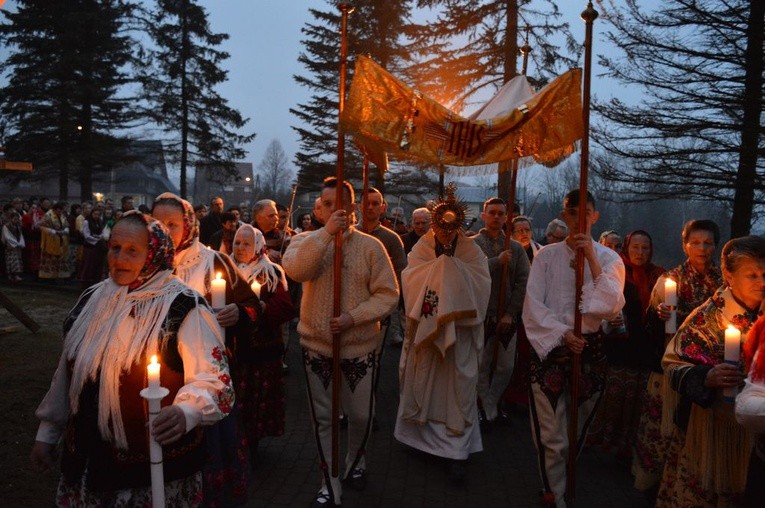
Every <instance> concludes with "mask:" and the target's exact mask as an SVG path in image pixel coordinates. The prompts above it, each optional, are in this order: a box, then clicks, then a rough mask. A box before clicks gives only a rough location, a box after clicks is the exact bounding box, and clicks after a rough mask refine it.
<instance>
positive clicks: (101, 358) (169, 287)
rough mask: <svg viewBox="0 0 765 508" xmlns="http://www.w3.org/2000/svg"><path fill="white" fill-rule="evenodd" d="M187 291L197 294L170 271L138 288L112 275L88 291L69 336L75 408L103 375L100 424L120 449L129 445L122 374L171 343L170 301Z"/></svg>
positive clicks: (67, 353) (71, 393)
mask: <svg viewBox="0 0 765 508" xmlns="http://www.w3.org/2000/svg"><path fill="white" fill-rule="evenodd" d="M181 293H186V294H189V295H194V294H195V293H194V291H192V290H191V289H189V288H188V287H186V286H185V285H184V284H183V283H182V282H181V281H180V280H178V279H177V278H175V277H174V276H172V275H171V272H170V271H169V270H163V271H161V272H158V273H156V274H155V275H154V277H152V278H151V279H150V280H149V281H147V282H146V283H145V284H144V285H143V286H142V287H140V288H138V289H136V290H134V291H130V290H129V288H128V286H120V285H117V284H115V283H114V282H113V281H112V279H111V278H109V279H106V280H105V281H102V282H100V283H99V284H97V285H96V286H94V288H93V289H92V290H91V291H89V292H88V293H87V294H88V295H90V298H89V299H88V301H87V303H85V305H84V306H83V307H82V310H81V311H80V314H79V315H78V316H77V318H76V319H75V321H74V323H73V324H72V327H71V328H70V330H69V332H68V333H67V334H66V337H65V338H64V355H65V356H66V359H67V360H68V361H70V362H73V367H72V379H71V383H70V386H69V402H70V405H71V408H72V412H73V413H76V412H77V410H78V406H79V397H80V392H81V391H82V388H83V386H84V384H85V383H86V382H87V381H88V380H93V381H95V380H96V379H97V378H98V377H99V374H100V381H99V392H98V428H99V430H100V431H101V435H102V436H103V437H104V438H105V439H108V440H112V441H113V442H114V443H115V445H116V446H117V447H118V448H127V438H126V435H125V428H124V424H123V421H122V412H121V409H120V398H119V388H120V386H119V380H120V375H121V374H122V373H123V372H127V371H129V370H130V369H131V367H132V366H133V365H134V364H135V363H137V362H138V361H140V360H142V359H145V357H146V355H147V352H148V354H152V353H154V352H159V351H160V350H161V349H162V348H163V347H164V346H165V345H164V344H161V343H160V342H159V336H160V331H161V328H162V325H163V323H164V320H165V316H167V312H168V310H169V309H170V305H171V304H172V302H173V300H175V298H176V297H177V296H178V295H179V294H181Z"/></svg>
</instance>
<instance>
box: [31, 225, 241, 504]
mask: <svg viewBox="0 0 765 508" xmlns="http://www.w3.org/2000/svg"><path fill="white" fill-rule="evenodd" d="M172 267H173V245H172V242H171V241H170V238H169V236H168V233H167V230H166V229H165V228H164V227H162V225H161V224H160V223H159V222H158V221H155V220H152V219H151V218H150V217H148V216H145V215H143V214H141V213H139V212H132V213H129V214H126V215H125V217H124V218H123V219H122V220H121V221H119V222H118V223H117V224H116V225H115V227H114V230H113V232H112V236H111V240H110V242H109V278H108V279H106V280H105V281H102V282H100V283H98V284H96V285H95V286H93V287H91V288H89V289H88V290H87V291H85V292H84V293H83V295H82V296H81V297H80V300H79V301H78V302H77V304H76V305H75V307H74V309H72V311H71V313H70V314H69V317H68V318H67V319H66V321H65V322H64V346H63V353H62V355H61V359H60V361H59V365H58V369H57V370H56V373H55V375H54V376H53V380H52V382H51V388H50V390H49V391H48V393H47V394H46V396H45V398H44V399H43V401H42V403H41V404H40V406H39V407H38V409H37V412H36V415H37V417H38V418H39V419H40V420H41V423H40V427H39V430H38V432H37V440H36V442H35V445H34V448H33V450H32V455H31V459H32V464H33V466H34V467H35V468H36V469H37V470H40V471H45V470H49V469H51V468H52V467H53V451H54V448H55V446H56V443H57V442H59V441H60V440H63V457H62V464H61V472H62V476H61V480H60V482H59V486H58V492H57V494H56V504H57V505H58V506H85V507H95V506H146V505H149V504H150V503H151V490H150V479H149V478H150V476H149V474H150V465H149V459H148V449H149V442H148V439H147V433H146V421H147V413H146V410H145V407H144V401H143V399H142V398H141V396H140V395H139V393H140V391H141V390H142V389H143V388H145V387H146V385H147V364H149V357H150V356H151V355H152V354H157V356H158V359H159V363H160V365H161V366H162V370H161V373H160V375H161V378H160V381H161V383H162V385H163V386H164V387H166V388H168V389H169V390H170V394H169V396H168V397H166V398H165V399H164V400H163V403H164V407H163V408H162V410H161V411H160V413H159V414H158V415H157V416H156V419H155V420H154V425H153V428H152V431H151V435H152V437H153V438H154V439H156V440H157V442H159V443H160V444H161V445H162V446H163V448H164V450H163V453H164V473H165V476H164V478H165V482H166V483H165V499H166V503H167V506H198V505H199V503H200V501H201V490H202V476H201V472H200V471H201V467H202V462H201V459H202V454H201V440H202V433H201V431H200V427H199V426H200V425H210V424H212V423H214V422H215V421H217V420H220V419H221V418H223V417H224V416H225V415H226V414H227V413H228V412H229V410H230V407H231V404H232V403H233V388H232V385H231V377H230V374H229V371H228V366H227V363H226V358H225V356H224V355H223V339H222V337H221V335H220V333H219V331H218V329H217V327H216V326H215V324H214V319H215V318H214V316H213V315H212V313H211V311H210V309H209V307H208V306H207V304H206V303H205V302H204V300H203V299H202V298H201V295H199V294H198V293H197V292H195V291H193V290H191V289H189V288H188V287H187V286H186V285H185V284H183V283H181V282H180V281H179V280H178V279H177V278H176V277H174V276H173V275H172Z"/></svg>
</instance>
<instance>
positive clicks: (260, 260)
mask: <svg viewBox="0 0 765 508" xmlns="http://www.w3.org/2000/svg"><path fill="white" fill-rule="evenodd" d="M247 231H250V232H251V233H252V235H253V247H252V250H251V251H250V252H248V253H247V255H246V256H245V259H247V262H241V261H237V260H236V258H235V257H234V254H233V253H232V254H231V258H232V259H233V260H234V263H236V267H237V268H239V270H240V271H241V272H242V275H244V276H245V278H246V279H247V281H248V282H252V281H253V280H257V281H258V282H259V283H260V284H262V285H264V286H265V287H266V291H268V292H269V293H274V292H276V288H277V286H278V285H279V283H281V285H282V287H283V288H284V290H285V291H286V290H287V277H286V276H285V275H284V270H282V267H281V266H279V265H277V264H276V263H274V262H272V261H271V260H270V259H268V256H266V251H267V247H266V240H265V238H263V233H261V232H260V230H258V229H255V228H254V227H252V226H250V225H249V224H244V225H243V226H241V227H240V228H239V229H238V230H237V231H236V235H234V245H236V242H237V238H240V237H241V236H242V235H244V234H245V233H246V232H247Z"/></svg>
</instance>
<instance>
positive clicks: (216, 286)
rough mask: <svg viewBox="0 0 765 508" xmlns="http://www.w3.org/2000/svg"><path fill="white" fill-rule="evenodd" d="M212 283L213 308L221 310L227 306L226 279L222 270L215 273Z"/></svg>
mask: <svg viewBox="0 0 765 508" xmlns="http://www.w3.org/2000/svg"><path fill="white" fill-rule="evenodd" d="M211 283H212V308H213V309H215V310H220V309H222V308H223V307H225V306H226V279H222V278H221V275H220V272H218V273H217V274H216V275H215V279H213V280H212V281H211Z"/></svg>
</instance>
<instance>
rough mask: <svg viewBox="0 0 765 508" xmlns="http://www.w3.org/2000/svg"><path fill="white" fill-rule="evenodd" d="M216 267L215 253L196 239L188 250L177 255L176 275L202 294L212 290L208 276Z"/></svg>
mask: <svg viewBox="0 0 765 508" xmlns="http://www.w3.org/2000/svg"><path fill="white" fill-rule="evenodd" d="M214 266H215V253H214V251H212V250H211V249H210V248H209V247H207V246H206V245H204V244H202V243H200V242H199V239H198V238H195V239H194V240H193V241H192V242H191V245H189V246H188V247H187V248H186V249H184V250H182V251H180V252H176V253H175V272H174V273H175V275H176V276H177V277H178V278H179V279H181V280H182V281H183V282H184V283H186V284H187V285H188V286H189V287H192V288H194V289H196V290H197V291H199V292H200V293H202V294H203V295H204V294H207V293H208V292H209V290H210V288H209V280H208V279H207V277H208V275H209V274H210V273H211V272H212V270H213V267H214Z"/></svg>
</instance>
